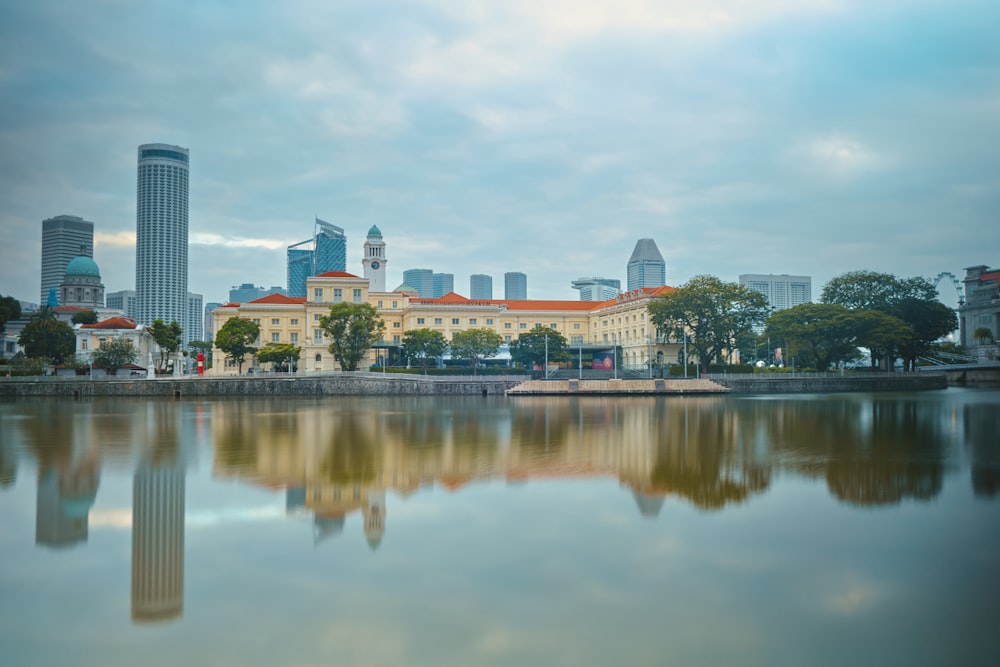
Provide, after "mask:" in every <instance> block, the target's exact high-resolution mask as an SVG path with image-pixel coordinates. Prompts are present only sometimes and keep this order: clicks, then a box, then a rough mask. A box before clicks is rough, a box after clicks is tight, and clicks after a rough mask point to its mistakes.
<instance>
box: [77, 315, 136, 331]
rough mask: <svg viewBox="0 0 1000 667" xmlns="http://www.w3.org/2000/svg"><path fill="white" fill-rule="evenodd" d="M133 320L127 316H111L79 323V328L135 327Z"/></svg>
mask: <svg viewBox="0 0 1000 667" xmlns="http://www.w3.org/2000/svg"><path fill="white" fill-rule="evenodd" d="M135 326H136V325H135V320H130V319H129V318H127V317H112V318H111V319H108V320H104V321H102V322H97V323H95V324H81V325H80V328H81V329H135Z"/></svg>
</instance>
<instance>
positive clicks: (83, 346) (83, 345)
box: [80, 338, 87, 350]
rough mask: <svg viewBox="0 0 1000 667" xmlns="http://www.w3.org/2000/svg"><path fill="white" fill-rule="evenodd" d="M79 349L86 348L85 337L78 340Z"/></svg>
mask: <svg viewBox="0 0 1000 667" xmlns="http://www.w3.org/2000/svg"><path fill="white" fill-rule="evenodd" d="M80 349H81V350H86V349H87V339H86V338H84V339H83V340H81V341H80Z"/></svg>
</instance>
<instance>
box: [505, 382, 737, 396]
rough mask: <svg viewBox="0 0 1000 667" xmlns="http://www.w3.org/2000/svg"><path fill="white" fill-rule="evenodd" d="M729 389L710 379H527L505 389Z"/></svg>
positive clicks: (712, 391)
mask: <svg viewBox="0 0 1000 667" xmlns="http://www.w3.org/2000/svg"><path fill="white" fill-rule="evenodd" d="M728 391H729V389H727V388H726V387H724V386H722V385H721V384H718V383H716V382H713V381H712V380H695V379H691V380H660V379H653V380H528V381H527V382H522V383H521V384H519V385H517V386H516V387H513V388H511V389H509V390H507V395H508V396H525V395H532V396H538V395H549V394H559V395H570V396H576V395H580V394H598V395H602V396H609V395H610V396H614V395H621V394H627V395H633V394H724V393H726V392H728Z"/></svg>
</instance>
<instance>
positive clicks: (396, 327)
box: [392, 322, 401, 329]
mask: <svg viewBox="0 0 1000 667" xmlns="http://www.w3.org/2000/svg"><path fill="white" fill-rule="evenodd" d="M400 326H401V325H400V324H399V322H393V323H392V328H393V329H398V328H399V327H400Z"/></svg>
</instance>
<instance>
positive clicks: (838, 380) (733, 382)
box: [712, 373, 948, 394]
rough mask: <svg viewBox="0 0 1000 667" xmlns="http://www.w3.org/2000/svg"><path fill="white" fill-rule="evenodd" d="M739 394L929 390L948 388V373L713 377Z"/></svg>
mask: <svg viewBox="0 0 1000 667" xmlns="http://www.w3.org/2000/svg"><path fill="white" fill-rule="evenodd" d="M712 379H713V380H715V381H716V382H718V383H719V384H721V385H723V386H724V387H726V388H728V389H729V390H730V391H731V392H732V393H738V394H805V393H810V394H811V393H834V392H849V391H926V390H929V389H947V387H948V378H947V376H946V375H945V374H944V373H889V374H883V375H871V376H861V377H857V376H853V377H852V376H850V375H844V376H839V375H838V376H833V375H831V376H810V375H803V376H801V377H796V376H788V375H774V376H761V375H750V376H739V375H729V376H726V377H719V376H714V375H713V376H712Z"/></svg>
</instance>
